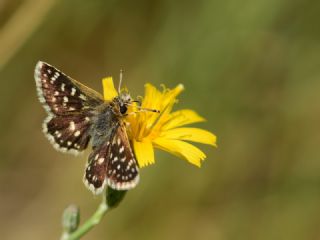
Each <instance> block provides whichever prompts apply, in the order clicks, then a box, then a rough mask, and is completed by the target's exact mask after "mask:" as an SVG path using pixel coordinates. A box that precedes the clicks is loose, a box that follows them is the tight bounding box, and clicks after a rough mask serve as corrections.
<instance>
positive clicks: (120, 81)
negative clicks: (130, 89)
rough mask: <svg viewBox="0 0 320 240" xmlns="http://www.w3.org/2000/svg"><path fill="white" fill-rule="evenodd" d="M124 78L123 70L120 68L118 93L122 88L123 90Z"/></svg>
mask: <svg viewBox="0 0 320 240" xmlns="http://www.w3.org/2000/svg"><path fill="white" fill-rule="evenodd" d="M122 78H123V70H122V69H120V78H119V85H118V93H119V94H120V90H121V84H122Z"/></svg>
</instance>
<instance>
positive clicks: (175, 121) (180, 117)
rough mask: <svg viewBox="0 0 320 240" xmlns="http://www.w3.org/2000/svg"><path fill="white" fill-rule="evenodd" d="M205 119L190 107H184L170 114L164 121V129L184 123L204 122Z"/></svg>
mask: <svg viewBox="0 0 320 240" xmlns="http://www.w3.org/2000/svg"><path fill="white" fill-rule="evenodd" d="M204 121H205V119H204V118H203V117H201V116H200V115H198V114H197V113H196V112H195V111H193V110H190V109H183V110H179V111H176V112H173V113H171V114H170V117H169V119H168V120H167V122H166V123H164V125H163V127H162V129H163V130H167V129H171V128H176V127H180V126H183V125H187V124H191V123H196V122H204Z"/></svg>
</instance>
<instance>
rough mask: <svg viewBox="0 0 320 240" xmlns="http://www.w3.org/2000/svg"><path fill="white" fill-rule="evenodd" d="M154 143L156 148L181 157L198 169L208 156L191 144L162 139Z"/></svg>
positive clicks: (155, 140)
mask: <svg viewBox="0 0 320 240" xmlns="http://www.w3.org/2000/svg"><path fill="white" fill-rule="evenodd" d="M153 142H154V144H155V146H156V147H158V148H160V149H162V150H164V151H167V152H169V153H172V154H174V155H176V156H178V157H181V158H183V159H185V160H187V161H188V162H190V163H192V164H194V165H196V166H197V167H200V165H201V161H202V160H203V159H205V158H206V155H205V154H204V153H203V152H202V151H201V150H200V149H199V148H197V147H195V146H193V145H191V144H190V143H186V142H183V141H180V140H172V139H166V138H160V137H159V138H156V139H154V141H153Z"/></svg>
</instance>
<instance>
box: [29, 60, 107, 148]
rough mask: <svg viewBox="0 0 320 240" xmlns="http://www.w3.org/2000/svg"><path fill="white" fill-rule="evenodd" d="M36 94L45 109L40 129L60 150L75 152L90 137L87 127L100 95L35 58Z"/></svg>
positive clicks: (85, 145)
mask: <svg viewBox="0 0 320 240" xmlns="http://www.w3.org/2000/svg"><path fill="white" fill-rule="evenodd" d="M34 76H35V80H36V85H37V91H38V97H39V100H40V102H41V103H42V104H43V106H44V108H45V109H46V111H47V112H48V117H47V118H46V120H45V121H44V123H43V131H44V133H45V135H46V136H47V138H48V139H49V140H50V142H51V143H52V144H53V146H54V147H55V148H56V149H57V150H59V151H62V152H70V153H75V154H76V153H78V152H80V151H82V150H84V149H85V148H86V147H87V145H88V142H89V140H90V135H89V129H90V126H91V123H92V121H93V120H92V117H93V116H94V115H95V114H96V112H95V109H96V107H97V106H98V105H101V104H102V103H103V98H102V96H101V95H100V94H99V93H97V92H95V91H94V90H92V89H89V88H88V87H86V86H84V85H83V84H81V83H79V82H77V81H76V80H74V79H72V78H70V77H68V76H67V75H65V74H64V73H62V72H61V71H59V70H58V69H56V68H55V67H53V66H51V65H49V64H47V63H44V62H41V61H40V62H38V64H37V65H36V68H35V75H34Z"/></svg>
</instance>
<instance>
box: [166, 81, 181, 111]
mask: <svg viewBox="0 0 320 240" xmlns="http://www.w3.org/2000/svg"><path fill="white" fill-rule="evenodd" d="M183 90H184V86H183V84H178V85H177V86H176V87H175V88H174V89H172V90H169V89H166V90H164V91H165V92H164V94H163V100H162V106H163V107H165V106H167V105H168V104H169V103H170V102H171V101H175V98H176V97H177V96H178V95H179V94H180V93H181V92H182V91H183Z"/></svg>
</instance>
